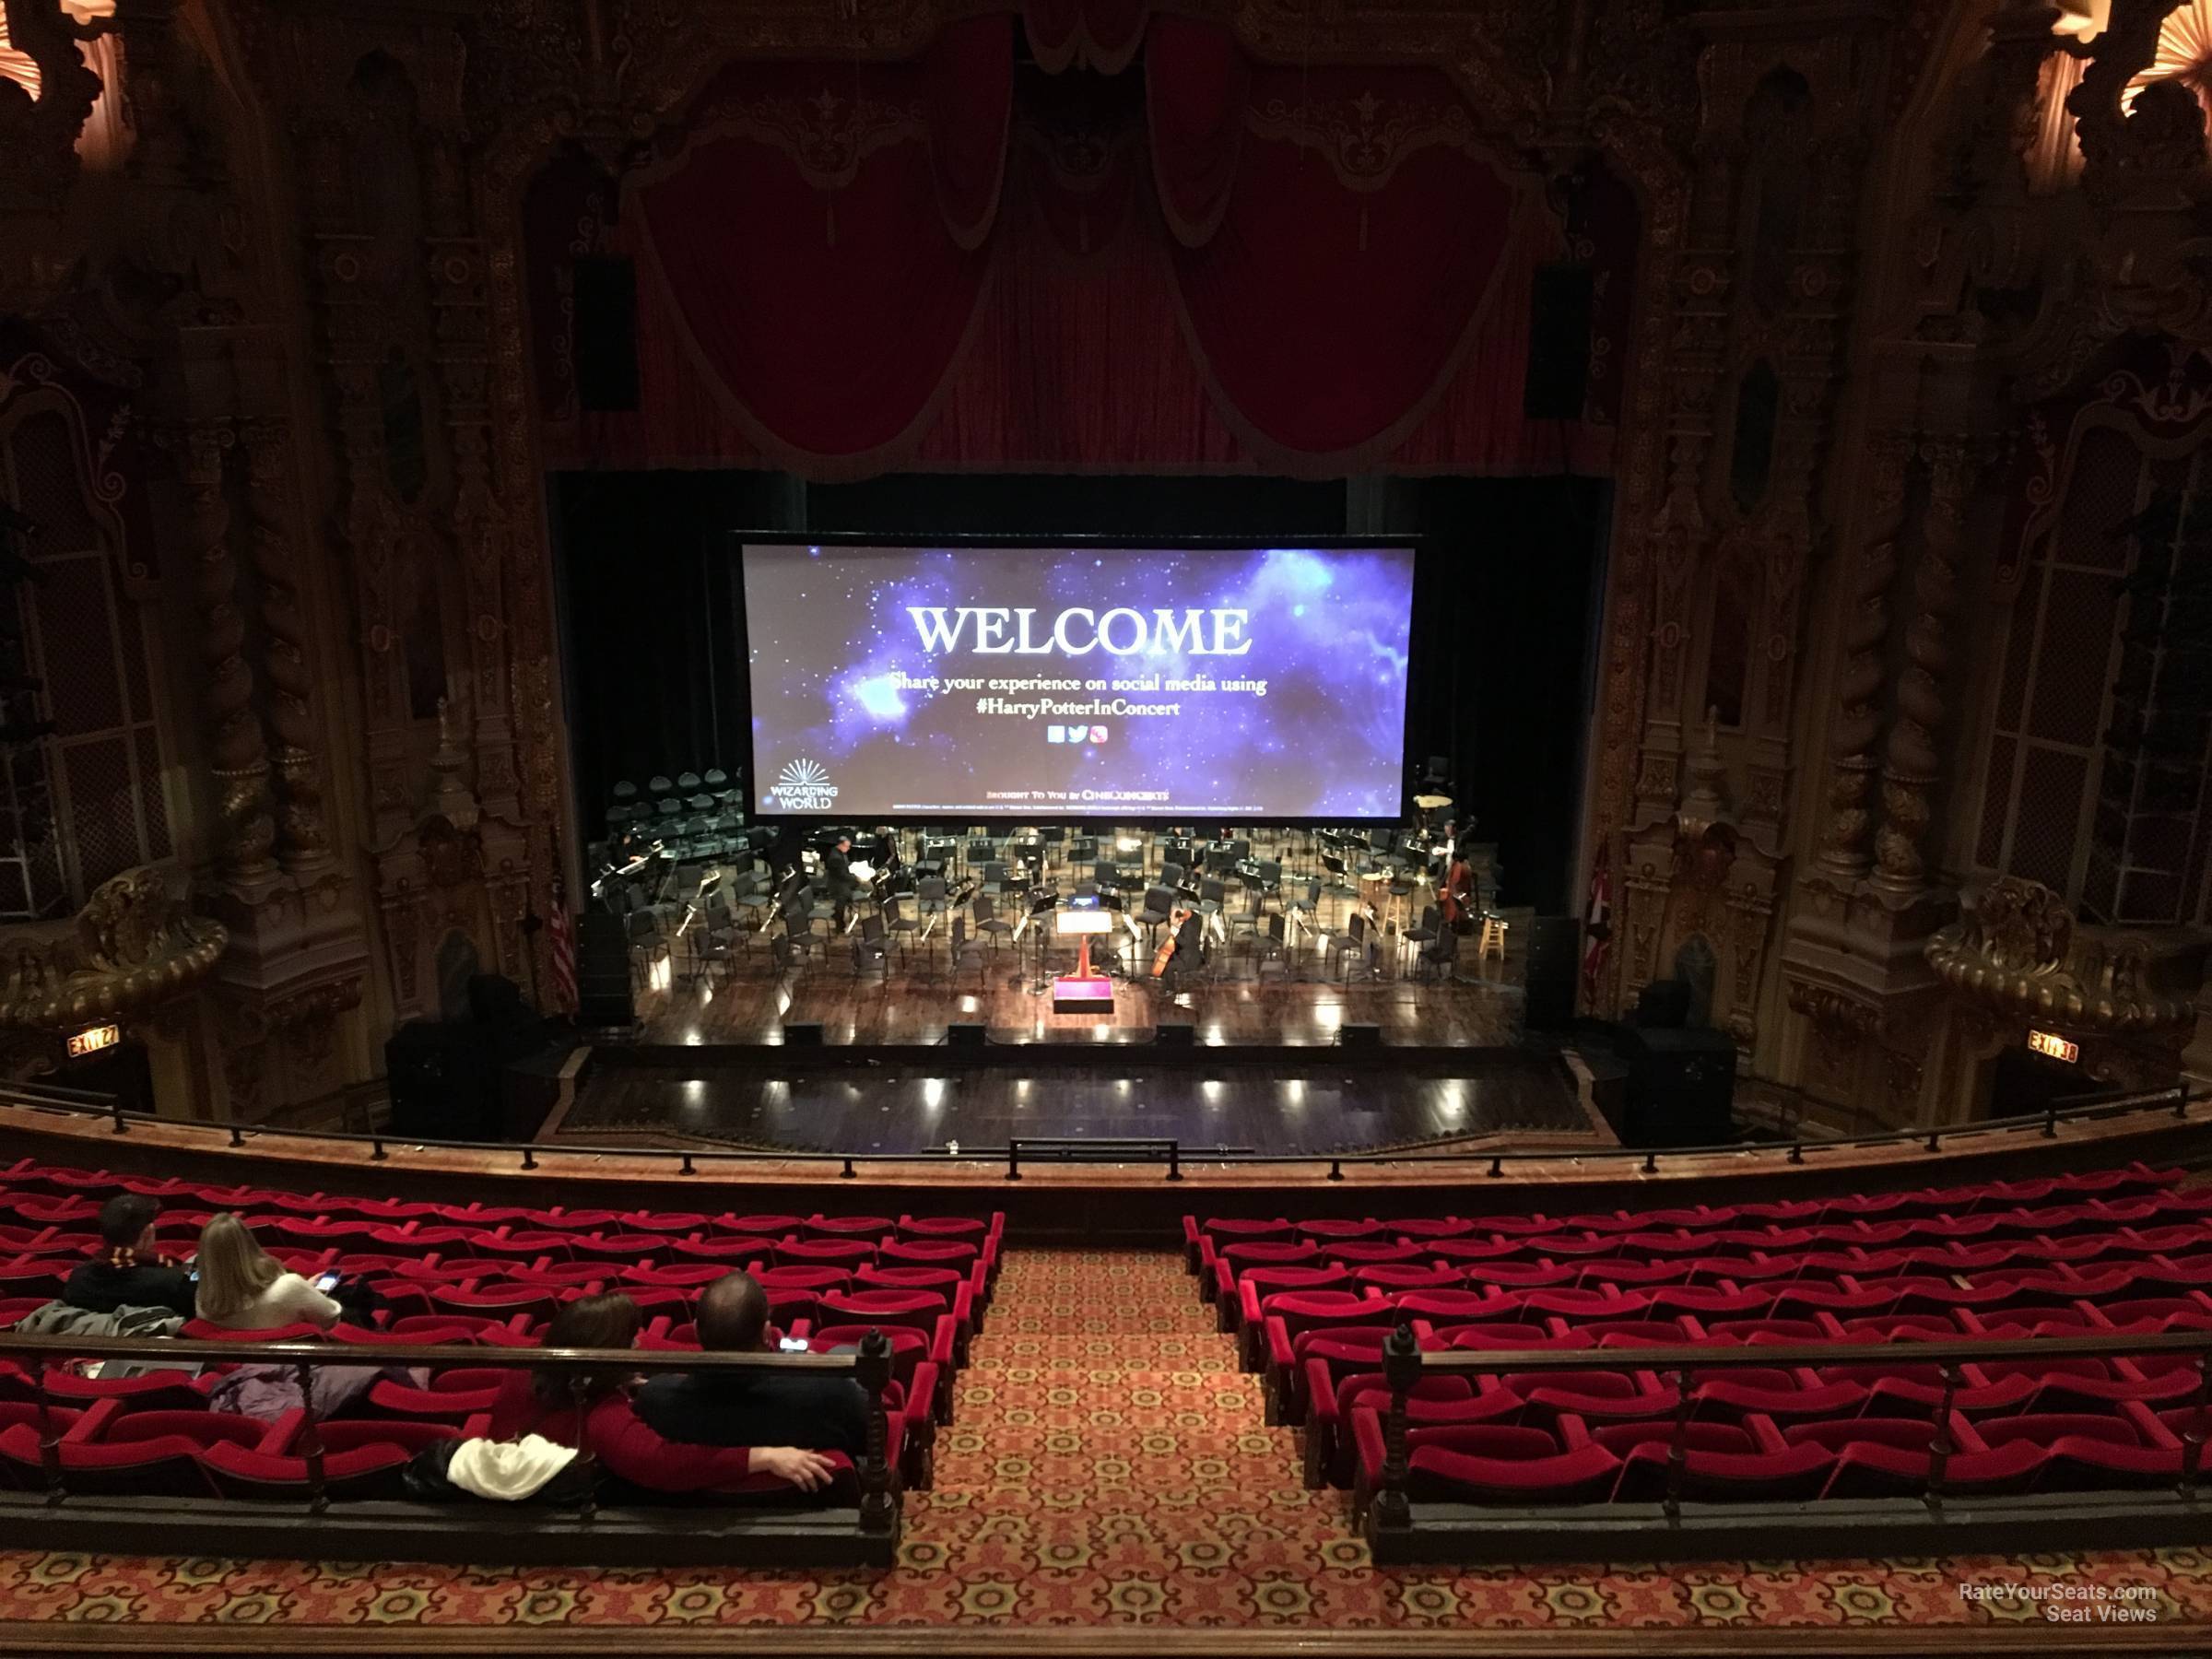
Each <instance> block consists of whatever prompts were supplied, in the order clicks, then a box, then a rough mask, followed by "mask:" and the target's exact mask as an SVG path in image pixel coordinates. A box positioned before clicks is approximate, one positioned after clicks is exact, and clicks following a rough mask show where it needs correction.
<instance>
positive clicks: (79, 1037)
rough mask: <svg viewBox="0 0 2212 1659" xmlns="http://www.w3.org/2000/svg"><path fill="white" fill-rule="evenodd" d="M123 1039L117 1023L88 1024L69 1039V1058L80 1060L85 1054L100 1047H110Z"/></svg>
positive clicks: (94, 1052)
mask: <svg viewBox="0 0 2212 1659" xmlns="http://www.w3.org/2000/svg"><path fill="white" fill-rule="evenodd" d="M121 1041H123V1028H122V1027H121V1026H118V1025H96V1026H88V1027H86V1028H85V1030H81V1031H79V1032H77V1033H76V1035H75V1036H74V1037H72V1038H70V1039H69V1058H70V1059H72V1060H81V1059H83V1058H84V1057H85V1056H86V1055H87V1054H97V1053H100V1050H101V1049H112V1048H113V1047H114V1046H115V1045H116V1044H117V1043H119V1042H121Z"/></svg>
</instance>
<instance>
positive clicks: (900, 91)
mask: <svg viewBox="0 0 2212 1659" xmlns="http://www.w3.org/2000/svg"><path fill="white" fill-rule="evenodd" d="M1084 4H1085V5H1086V6H1089V5H1090V4H1091V0H1084ZM1086 15H1094V14H1091V13H1089V12H1087V13H1086ZM1011 28H1012V19H1011V17H1010V15H1002V16H1000V17H998V18H995V19H993V18H982V19H977V20H975V21H974V22H971V23H969V24H963V25H960V26H959V27H957V28H956V29H952V30H951V31H948V33H947V36H946V37H945V39H944V40H943V41H941V42H940V44H939V46H938V47H937V48H936V49H935V51H934V52H933V53H931V54H930V55H929V57H928V58H927V59H926V60H924V61H921V62H918V63H916V64H912V65H863V66H858V67H856V66H855V65H852V64H841V65H771V64H752V65H741V66H739V67H737V68H735V69H733V70H732V71H730V72H729V73H728V74H727V75H726V76H724V78H723V80H722V81H721V82H720V83H718V85H717V87H716V88H714V89H713V90H712V93H711V94H710V95H709V96H708V97H706V98H703V99H702V100H700V106H699V108H698V110H697V111H696V112H695V113H694V115H693V117H692V118H691V121H690V124H688V127H687V128H686V135H685V137H684V138H683V139H681V140H679V141H675V142H672V144H671V147H670V150H669V153H668V154H667V155H665V157H663V158H662V159H661V160H660V162H659V163H658V165H656V166H654V167H653V168H652V169H650V170H648V171H646V172H645V173H644V174H643V175H641V176H637V177H633V180H632V182H631V184H630V187H629V195H628V197H627V200H628V202H629V205H630V206H631V208H632V209H633V210H631V211H626V212H625V213H624V214H623V215H622V217H621V218H620V220H619V221H618V223H617V224H616V225H615V226H614V227H613V228H612V229H603V228H600V227H595V226H592V225H588V224H587V225H585V226H584V227H582V232H583V240H582V241H579V240H578V229H577V226H576V219H575V217H574V216H575V212H576V209H575V206H574V202H575V198H576V194H577V189H578V185H577V182H572V181H566V180H563V181H559V182H560V183H562V184H563V185H564V186H565V187H564V188H562V189H559V190H555V189H553V188H551V187H550V186H548V188H547V191H546V192H545V193H543V194H545V196H546V198H547V199H546V201H545V202H544V204H543V206H542V207H541V208H540V210H539V211H538V212H536V213H534V214H533V215H532V248H533V260H534V263H535V261H538V260H541V259H550V260H558V259H560V258H563V257H567V256H569V252H568V251H569V250H570V249H573V248H576V247H580V246H582V245H587V243H588V242H589V241H591V240H593V239H596V240H597V241H598V242H600V243H601V244H602V245H604V246H606V248H607V250H608V251H611V252H616V253H622V252H629V253H634V254H636V256H637V257H638V258H639V261H640V264H641V271H642V273H643V274H642V275H641V282H640V287H639V309H638V354H639V380H640V386H641V406H640V408H639V409H638V410H637V411H636V412H634V413H623V414H600V413H590V412H582V413H579V412H578V411H577V410H576V409H575V408H574V406H573V402H572V400H565V399H563V398H561V397H559V395H557V394H558V393H559V391H560V390H561V388H559V387H558V386H556V385H551V384H541V392H544V393H546V394H547V396H546V397H545V399H544V404H543V406H544V407H545V409H546V413H547V429H546V447H547V453H548V455H549V457H550V458H551V459H552V460H553V461H554V464H555V465H587V466H589V465H597V466H668V465H778V466H784V467H788V468H790V469H792V470H794V471H796V472H799V473H801V474H802V475H804V476H806V477H815V478H838V477H853V476H856V475H859V474H863V473H867V472H874V471H883V470H888V469H891V468H895V467H930V468H947V469H959V468H964V467H998V468H1012V467H1029V468H1036V469H1043V470H1063V469H1067V470H1131V471H1162V470H1165V471H1175V470H1182V469H1190V468H1200V469H1213V470H1221V469H1232V468H1245V467H1252V466H1255V465H1257V466H1264V467H1267V468H1270V469H1273V470H1277V471H1282V472H1286V473H1289V474H1293V475H1297V476H1302V477H1326V476H1335V475H1340V474H1343V473H1346V472H1349V471H1355V470H1368V469H1382V470H1395V471H1423V472H1427V471H1437V472H1456V473H1513V472H1528V471H1555V470H1560V469H1572V470H1576V471H1603V470H1605V469H1606V466H1607V465H1609V460H1610V457H1609V447H1610V443H1609V440H1610V432H1609V426H1608V424H1607V423H1608V421H1609V418H1610V417H1611V414H1612V412H1613V410H1614V408H1615V407H1616V406H1617V403H1618V389H1619V386H1620V384H1621V381H1622V376H1623V371H1624V367H1625V365H1624V364H1623V362H1622V360H1621V349H1620V348H1621V347H1625V344H1626V341H1625V338H1624V337H1623V335H1624V334H1625V324H1626V322H1627V317H1626V311H1625V300H1626V298H1627V296H1628V295H1629V293H1630V289H1631V285H1632V280H1633V272H1632V269H1631V268H1630V265H1629V263H1628V262H1629V259H1630V256H1631V254H1632V250H1633V248H1634V246H1635V242H1636V224H1635V212H1634V203H1633V199H1632V198H1630V197H1629V196H1628V195H1627V194H1626V193H1625V192H1621V191H1618V190H1615V191H1614V192H1613V193H1612V194H1611V195H1610V196H1606V194H1605V193H1604V192H1603V191H1600V192H1598V193H1596V194H1595V195H1594V198H1593V200H1594V206H1593V207H1592V208H1591V210H1590V211H1589V213H1588V214H1587V215H1586V216H1585V217H1586V218H1588V220H1589V229H1588V230H1587V231H1586V232H1578V235H1577V238H1576V241H1575V243H1574V245H1572V246H1570V244H1569V242H1568V241H1567V238H1566V237H1565V235H1564V234H1563V232H1562V230H1561V229H1560V226H1559V220H1558V218H1556V216H1554V215H1553V214H1552V213H1550V212H1548V211H1547V210H1546V209H1545V208H1544V207H1543V206H1542V204H1541V203H1540V201H1538V200H1537V199H1536V192H1535V181H1534V180H1533V179H1531V178H1528V177H1525V176H1523V177H1520V178H1518V179H1515V180H1511V181H1509V179H1508V178H1507V176H1506V175H1504V174H1503V173H1501V171H1499V169H1498V168H1497V167H1496V166H1495V165H1493V163H1492V162H1491V160H1490V159H1489V157H1488V152H1487V151H1486V150H1485V149H1484V148H1483V147H1482V146H1481V145H1480V144H1478V143H1477V141H1476V138H1475V136H1474V129H1473V126H1472V123H1471V120H1470V118H1469V116H1468V115H1467V112H1466V111H1465V107H1464V105H1463V104H1462V103H1461V102H1460V101H1459V100H1458V98H1457V96H1456V92H1455V89H1454V88H1453V86H1452V85H1451V83H1450V82H1449V81H1448V80H1446V79H1445V78H1444V77H1443V76H1441V75H1438V74H1433V73H1430V72H1428V71H1419V70H1406V69H1391V68H1385V69H1354V68H1346V67H1342V66H1337V67H1332V68H1327V69H1323V68H1318V67H1317V68H1314V69H1312V70H1303V69H1298V70H1277V69H1273V68H1268V67H1265V66H1256V67H1255V66H1254V65H1252V64H1250V63H1249V61H1248V60H1246V59H1245V58H1244V57H1243V55H1242V53H1241V52H1239V51H1238V50H1237V49H1236V48H1235V46H1234V43H1233V41H1231V40H1230V36H1229V35H1228V33H1227V31H1226V30H1223V29H1217V28H1213V27H1210V26H1206V25H1202V24H1196V23H1191V22H1187V21H1184V20H1182V19H1179V18H1165V17H1160V18H1152V19H1151V21H1150V24H1149V32H1148V34H1147V42H1148V44H1147V53H1146V60H1147V67H1146V72H1145V74H1144V75H1142V76H1138V75H1124V76H1072V75H1061V76H1052V75H1046V74H1044V73H1042V72H1041V71H1039V70H1036V69H1025V70H1023V71H1022V72H1021V73H1020V74H1019V76H1016V75H1015V72H1014V71H1013V68H1012V63H1011V56H1012V54H1011V51H1010V46H1011V42H1010V40H1009V38H1008V37H1009V33H1010V30H1011ZM971 92H972V93H973V94H974V96H972V97H971V96H970V95H969V94H970V93H971ZM1009 110H1010V111H1011V115H1010V116H1009ZM1601 209H1602V211H1601ZM1561 258H1576V259H1581V260H1584V261H1586V262H1588V263H1590V264H1591V265H1593V266H1594V268H1595V269H1596V270H1597V272H1598V274H1599V306H1598V312H1599V330H1598V333H1599V336H1600V337H1599V339H1598V340H1597V342H1596V349H1595V356H1594V373H1593V379H1592V390H1591V397H1590V403H1589V413H1588V417H1587V418H1585V419H1584V420H1583V421H1579V422H1564V423H1562V422H1541V423H1530V422H1527V421H1525V420H1524V418H1523V417H1522V413H1521V400H1522V382H1523V377H1524V371H1525V366H1526V360H1527V345H1528V342H1527V328H1528V308H1529V290H1530V283H1531V279H1532V277H1533V274H1534V272H1535V269H1536V268H1537V267H1538V266H1539V265H1542V264H1544V263H1546V262H1547V261H1553V260H1558V259H1561ZM655 271H657V273H658V275H657V276H656V275H654V274H653V273H654V272H655ZM531 298H532V304H533V311H534V312H535V313H536V314H537V315H538V316H539V317H540V318H541V322H540V324H539V325H540V329H541V331H542V330H543V329H544V327H545V325H546V324H547V322H550V323H552V324H554V325H555V326H556V327H558V326H559V324H560V320H561V318H560V312H559V305H560V300H561V296H560V293H559V288H558V285H549V284H547V283H545V282H542V281H540V280H538V277H537V273H536V272H535V270H534V272H533V286H532V290H531ZM548 312H549V313H550V315H548V314H547V313H548ZM555 355H558V354H555ZM539 368H540V376H541V382H544V381H545V380H546V378H547V377H546V371H547V364H546V363H545V362H541V363H540V365H539Z"/></svg>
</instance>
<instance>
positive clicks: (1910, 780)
mask: <svg viewBox="0 0 2212 1659" xmlns="http://www.w3.org/2000/svg"><path fill="white" fill-rule="evenodd" d="M1921 454H1922V457H1923V458H1924V460H1925V461H1926V463H1927V465H1928V505H1927V512H1926V513H1925V515H1924V519H1923V526H1924V527H1923V534H1922V544H1921V549H1920V559H1919V561H1918V563H1917V565H1916V567H1915V569H1914V571H1913V576H1912V594H1913V604H1914V607H1915V608H1914V612H1913V617H1912V627H1911V628H1910V629H1907V630H1906V633H1905V658H1906V666H1905V671H1904V673H1903V674H1902V675H1901V676H1900V677H1899V680H1898V687H1897V724H1895V725H1893V726H1892V727H1891V728H1890V731H1889V747H1888V753H1887V755H1886V756H1885V757H1884V760H1883V765H1882V813H1883V818H1884V822H1883V824H1882V828H1881V830H1880V831H1879V832H1878V833H1877V835H1876V837H1875V852H1876V865H1877V868H1876V870H1875V874H1874V885H1875V887H1876V888H1878V889H1879V890H1880V891H1882V892H1883V893H1885V894H1888V895H1890V896H1892V897H1895V898H1898V899H1912V898H1917V897H1918V896H1919V895H1920V893H1921V891H1922V890H1923V888H1925V887H1926V885H1927V880H1926V877H1927V860H1926V857H1925V854H1924V842H1925V841H1926V840H1927V833H1928V792H1929V791H1930V790H1931V789H1932V788H1933V787H1934V786H1935V781H1936V778H1937V776H1938V775H1939V772H1940V771H1941V765H1942V761H1941V758H1940V757H1939V756H1938V755H1937V753H1936V750H1935V733H1936V730H1937V728H1938V727H1940V726H1941V725H1942V724H1943V717H1944V714H1945V712H1946V706H1945V702H1944V697H1945V692H1946V685H1945V682H1946V680H1947V677H1948V675H1949V671H1950V665H1951V644H1950V619H1951V612H1952V610H1953V609H1954V608H1955V607H1956V606H1957V604H1958V598H1959V534H1960V525H1961V523H1962V521H1963V519H1964V516H1965V498H1966V492H1967V488H1968V485H1969V483H1970V482H1971V474H1972V470H1973V469H1972V463H1971V457H1970V453H1969V448H1968V444H1967V442H1966V441H1965V440H1964V439H1963V438H1958V437H1949V438H1939V439H1935V440H1932V441H1929V442H1927V443H1925V444H1924V445H1923V446H1922V449H1921Z"/></svg>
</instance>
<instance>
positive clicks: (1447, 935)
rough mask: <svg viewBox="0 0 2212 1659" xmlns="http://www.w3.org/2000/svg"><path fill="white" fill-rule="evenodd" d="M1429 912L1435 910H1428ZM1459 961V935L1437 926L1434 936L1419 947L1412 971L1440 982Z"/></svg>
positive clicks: (1447, 928) (1419, 975) (1446, 977)
mask: <svg viewBox="0 0 2212 1659" xmlns="http://www.w3.org/2000/svg"><path fill="white" fill-rule="evenodd" d="M1430 913H1431V914H1434V913H1435V912H1433V911H1431V912H1430ZM1458 962H1459V935H1457V934H1456V933H1453V931H1452V929H1450V928H1449V927H1444V928H1439V929H1438V930H1437V934H1436V936H1435V937H1434V938H1432V939H1430V941H1429V942H1428V943H1427V944H1425V945H1423V946H1422V947H1421V948H1420V952H1419V954H1418V956H1417V957H1416V959H1415V961H1414V972H1415V973H1416V974H1417V975H1418V977H1420V978H1422V979H1428V978H1430V977H1432V971H1433V977H1434V978H1435V979H1436V980H1437V981H1438V982H1442V981H1443V980H1445V979H1448V978H1449V977H1450V976H1451V973H1452V971H1453V968H1454V967H1455V966H1456V965H1457V964H1458Z"/></svg>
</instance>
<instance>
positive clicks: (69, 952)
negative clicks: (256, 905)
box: [0, 869, 229, 1030]
mask: <svg viewBox="0 0 2212 1659" xmlns="http://www.w3.org/2000/svg"><path fill="white" fill-rule="evenodd" d="M228 943H229V933H228V931H227V930H226V929H225V928H224V927H223V925H222V924H220V923H219V922H215V921H211V920H210V919H208V918H207V917H205V916H195V915H193V914H191V913H190V912H187V911H186V910H185V908H184V906H183V905H182V903H180V902H178V901H177V900H175V899H173V898H172V897H171V894H170V890H169V883H168V881H167V879H166V878H165V877H163V876H162V875H161V874H160V872H159V871H157V870H150V869H135V870H125V871H124V872H123V874H122V875H120V876H116V877H112V878H111V879H109V880H107V881H104V882H102V883H101V884H100V886H99V887H98V888H95V889H94V890H93V893H92V896H91V897H90V898H89V899H88V900H86V901H85V908H84V909H83V910H82V911H81V912H78V914H77V917H76V921H75V922H74V923H72V924H68V926H67V927H66V928H65V929H64V930H60V931H56V930H55V929H53V928H51V927H48V928H39V929H28V928H27V929H18V930H13V931H12V932H11V933H10V934H9V935H7V936H6V938H5V939H0V952H6V953H7V957H6V960H5V961H4V962H0V1027H13V1028H18V1029H29V1030H66V1029H68V1028H71V1027H74V1026H81V1025H85V1024H87V1023H88V1022H90V1021H93V1020H99V1019H106V1018H112V1017H120V1018H140V1017H142V1016H144V1015H147V1014H149V1013H150V1012H152V1011H153V1010H154V1009H155V1008H157V1007H159V1006H160V1005H161V1004H163V1003H165V1002H167V1001H169V1000H170V999H171V997H175V996H179V995H182V994H183V993H185V992H187V991H190V990H192V989H193V988H194V986H196V985H198V984H200V983H201V982H204V981H205V980H206V978H207V976H208V975H209V974H211V973H213V972H214V971H215V967H216V963H217V962H218V960H219V959H221V957H222V954H223V947H225V945H227V944H228Z"/></svg>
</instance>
